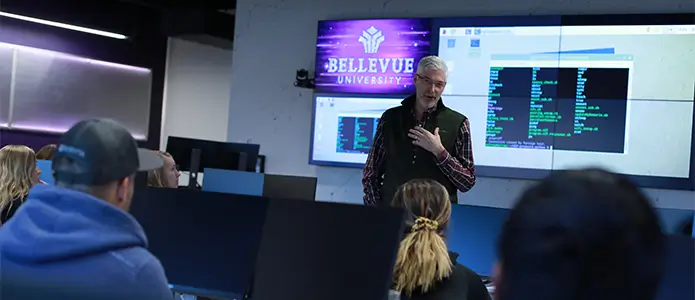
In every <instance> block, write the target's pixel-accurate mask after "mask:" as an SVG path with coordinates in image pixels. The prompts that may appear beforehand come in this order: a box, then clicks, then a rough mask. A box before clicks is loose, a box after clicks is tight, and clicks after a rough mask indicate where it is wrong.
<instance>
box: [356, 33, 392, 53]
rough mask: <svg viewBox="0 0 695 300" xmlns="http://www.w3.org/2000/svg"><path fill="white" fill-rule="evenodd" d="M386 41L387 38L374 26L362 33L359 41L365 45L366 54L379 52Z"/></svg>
mask: <svg viewBox="0 0 695 300" xmlns="http://www.w3.org/2000/svg"><path fill="white" fill-rule="evenodd" d="M385 39H386V38H385V37H384V34H383V33H382V32H381V30H379V29H376V28H374V26H372V27H369V28H368V29H367V30H364V31H362V36H360V38H359V39H358V41H359V42H360V43H362V45H364V53H367V54H374V53H377V51H379V46H380V45H381V43H382V42H384V40H385Z"/></svg>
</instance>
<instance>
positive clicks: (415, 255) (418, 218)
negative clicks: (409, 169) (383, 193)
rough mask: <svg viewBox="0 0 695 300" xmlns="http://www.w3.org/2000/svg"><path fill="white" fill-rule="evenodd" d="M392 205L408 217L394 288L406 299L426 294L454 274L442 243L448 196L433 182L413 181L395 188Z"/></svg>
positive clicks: (446, 217) (395, 268) (447, 209)
mask: <svg viewBox="0 0 695 300" xmlns="http://www.w3.org/2000/svg"><path fill="white" fill-rule="evenodd" d="M393 206H395V207H399V208H403V209H404V210H405V211H406V213H407V214H408V217H407V218H406V224H405V225H406V230H407V232H406V233H405V236H404V237H403V240H401V244H400V247H399V248H398V255H397V257H396V263H395V266H394V269H393V277H394V278H393V281H394V289H395V290H397V291H399V292H402V293H404V294H406V295H408V296H410V295H411V294H412V293H413V291H419V292H422V293H427V292H428V291H429V290H430V289H432V288H434V286H435V284H436V283H437V282H439V281H442V280H443V279H444V278H446V277H449V275H451V272H452V271H453V263H452V262H451V258H450V257H449V251H448V249H447V247H446V242H445V241H444V230H445V229H446V227H447V226H448V224H449V219H450V218H451V201H450V200H449V193H448V192H447V191H446V188H444V186H443V185H441V184H440V183H438V182H436V181H434V180H429V179H414V180H411V181H408V182H406V183H405V184H403V185H402V186H401V187H400V188H399V189H398V191H397V192H396V195H395V196H394V198H393Z"/></svg>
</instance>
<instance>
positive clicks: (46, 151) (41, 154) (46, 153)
mask: <svg viewBox="0 0 695 300" xmlns="http://www.w3.org/2000/svg"><path fill="white" fill-rule="evenodd" d="M56 150H58V146H56V144H48V145H46V146H43V147H41V149H39V151H37V152H36V159H38V160H51V159H53V155H54V154H55V153H56Z"/></svg>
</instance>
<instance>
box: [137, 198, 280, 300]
mask: <svg viewBox="0 0 695 300" xmlns="http://www.w3.org/2000/svg"><path fill="white" fill-rule="evenodd" d="M267 209H268V200H267V199H266V198H262V197H254V196H244V195H231V194H222V193H207V192H201V191H198V190H192V189H165V188H144V189H138V190H136V192H135V197H134V199H133V204H132V207H131V209H130V213H131V214H132V215H133V217H135V219H136V220H137V221H138V222H139V223H140V224H141V225H142V228H143V229H144V231H145V233H146V234H147V238H148V241H149V251H150V252H152V254H154V255H155V256H156V257H157V258H158V259H159V260H160V262H161V263H162V265H163V266H164V269H165V271H166V275H167V278H168V279H169V283H170V284H171V285H172V286H173V289H174V291H176V292H181V293H185V294H194V295H199V296H207V297H212V298H222V299H235V298H236V299H239V297H241V296H243V294H244V293H245V292H246V290H247V289H248V288H249V286H250V283H251V278H252V276H253V268H254V262H255V261H256V256H257V253H258V249H259V246H260V242H261V233H262V230H263V224H264V222H265V216H266V211H267Z"/></svg>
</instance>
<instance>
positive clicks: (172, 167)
mask: <svg viewBox="0 0 695 300" xmlns="http://www.w3.org/2000/svg"><path fill="white" fill-rule="evenodd" d="M157 154H159V156H161V157H162V160H164V165H163V166H162V167H161V168H159V169H156V170H152V171H149V172H147V185H148V186H151V187H162V188H174V189H175V188H177V187H179V177H180V176H181V173H179V170H178V169H177V168H176V161H174V158H173V157H172V156H171V154H169V153H167V152H164V151H157Z"/></svg>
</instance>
